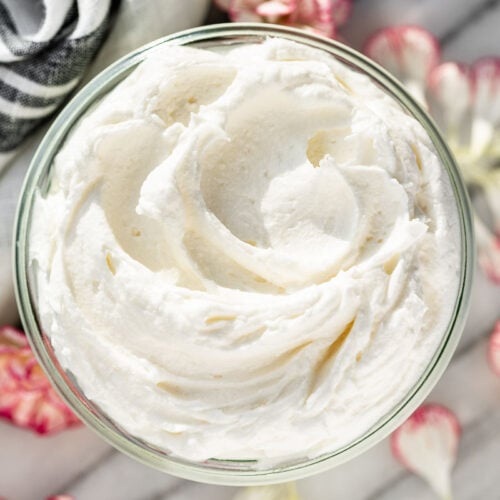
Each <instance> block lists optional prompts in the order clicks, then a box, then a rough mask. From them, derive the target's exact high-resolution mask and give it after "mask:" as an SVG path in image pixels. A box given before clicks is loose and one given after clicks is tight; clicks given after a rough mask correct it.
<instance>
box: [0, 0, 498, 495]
mask: <svg viewBox="0 0 500 500" xmlns="http://www.w3.org/2000/svg"><path fill="white" fill-rule="evenodd" d="M183 1H186V0H183ZM187 1H189V0H187ZM394 23H415V24H420V25H423V26H424V27H426V28H428V29H430V30H431V31H432V32H433V33H435V34H436V36H438V37H439V38H440V40H442V43H443V57H444V58H446V59H454V60H460V61H464V62H470V61H473V60H474V59H476V58H478V57H482V56H486V55H500V0H357V1H356V2H355V8H354V12H353V16H352V18H351V20H350V22H349V24H348V25H347V26H346V28H345V29H344V36H345V37H346V39H347V40H349V41H350V42H351V43H352V44H353V45H355V46H359V45H360V44H361V43H362V40H363V38H364V35H365V34H366V35H368V34H370V33H371V32H373V30H375V29H377V28H379V27H382V26H385V25H389V24H394ZM498 317H500V288H499V287H495V286H494V285H492V284H491V283H489V282H488V281H487V280H486V279H485V278H484V276H483V275H482V274H481V273H480V272H479V271H478V273H477V274H476V279H475V283H474V289H473V296H472V304H471V312H470V316H469V319H468V322H467V326H466V329H465V332H464V334H463V337H462V339H461V342H460V345H459V347H458V349H457V352H456V353H455V355H454V357H453V359H452V362H451V364H450V366H449V367H448V369H447V371H446V372H445V374H444V376H443V377H442V379H441V380H440V382H439V383H438V384H437V386H436V387H435V389H434V390H433V392H432V393H431V395H430V396H429V400H431V401H436V402H440V403H443V404H445V405H447V406H449V407H450V408H452V409H453V410H454V411H455V412H456V413H457V414H458V416H459V419H460V421H461V423H462V425H463V431H464V432H463V437H462V441H461V444H460V449H459V456H458V463H457V466H456V468H455V470H454V472H453V488H454V498H455V499H458V500H477V499H481V500H496V499H500V474H499V472H500V466H499V464H500V378H496V377H495V376H494V375H493V374H492V373H491V371H490V370H489V368H488V366H487V364H486V342H487V338H488V335H489V333H490V331H491V329H492V326H493V324H494V322H495V321H496V319H497V318H498ZM298 488H299V491H300V494H301V496H302V498H303V500H327V499H328V500H333V499H335V500H339V499H341V500H344V499H345V500H368V499H369V500H426V499H432V498H434V496H433V494H432V492H431V491H430V489H429V488H428V487H427V485H426V484H424V483H423V482H422V481H421V480H420V479H418V478H417V477H415V476H413V475H411V474H408V473H407V472H406V471H405V470H404V469H403V468H402V467H400V465H399V464H398V463H397V462H395V461H394V460H393V458H392V456H391V454H390V451H389V447H388V443H387V441H383V442H381V443H379V444H378V445H376V446H375V447H374V448H372V449H371V450H369V451H368V452H366V453H365V454H363V455H362V456H360V457H358V458H356V459H354V460H352V461H351V462H348V463H346V464H345V465H342V466H340V467H337V468H336V469H333V470H331V471H329V472H325V473H322V474H320V475H317V476H314V477H311V478H308V479H304V480H302V481H299V482H298ZM63 492H64V493H68V494H71V495H74V496H75V497H76V498H77V499H78V500H163V499H165V500H181V499H183V500H184V499H185V500H188V499H190V500H192V499H196V500H197V499H206V500H212V499H213V500H226V499H230V498H232V496H233V495H234V492H235V489H234V488H228V487H218V486H208V485H202V484H197V483H193V482H189V481H185V480H181V479H177V478H175V477H172V476H168V475H165V474H162V473H160V472H157V471H155V470H152V469H149V468H147V467H145V466H143V465H141V464H139V463H137V462H135V461H133V460H132V459H130V458H128V457H126V456H125V455H122V454H121V453H119V452H117V451H115V450H114V449H113V448H111V447H110V446H109V445H108V444H106V443H105V442H103V441H102V440H101V439H100V438H99V437H97V436H96V435H95V434H94V433H93V432H91V431H90V430H87V429H85V428H80V429H76V430H71V431H67V432H65V433H63V434H60V435H57V436H54V437H50V438H38V437H36V436H34V435H32V434H30V433H29V432H26V431H22V430H19V429H16V428H13V427H11V426H9V425H8V424H5V423H2V422H0V496H2V495H4V496H5V497H7V498H9V499H10V500H38V499H43V498H45V496H48V495H50V494H55V493H63Z"/></svg>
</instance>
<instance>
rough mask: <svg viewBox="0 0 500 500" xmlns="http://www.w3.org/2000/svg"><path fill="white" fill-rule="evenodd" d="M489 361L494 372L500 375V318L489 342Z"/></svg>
mask: <svg viewBox="0 0 500 500" xmlns="http://www.w3.org/2000/svg"><path fill="white" fill-rule="evenodd" d="M488 361H489V364H490V366H491V369H492V370H493V372H494V373H495V374H496V375H498V376H499V377H500V320H499V321H497V322H496V324H495V327H494V328H493V332H491V336H490V341H489V342H488Z"/></svg>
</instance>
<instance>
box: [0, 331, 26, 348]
mask: <svg viewBox="0 0 500 500" xmlns="http://www.w3.org/2000/svg"><path fill="white" fill-rule="evenodd" d="M24 347H28V340H27V339H26V336H25V335H24V333H23V332H20V331H19V330H17V329H16V328H14V327H12V326H2V327H0V352H1V349H3V348H6V349H10V348H16V349H19V348H24Z"/></svg>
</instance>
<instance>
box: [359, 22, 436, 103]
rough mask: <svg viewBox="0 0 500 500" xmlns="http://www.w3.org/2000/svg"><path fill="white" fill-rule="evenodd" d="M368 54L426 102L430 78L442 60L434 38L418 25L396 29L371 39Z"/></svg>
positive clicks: (390, 29) (368, 43) (366, 52)
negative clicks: (428, 79) (427, 85)
mask: <svg viewBox="0 0 500 500" xmlns="http://www.w3.org/2000/svg"><path fill="white" fill-rule="evenodd" d="M364 52H365V54H367V55H368V57H370V58H372V59H373V60H374V61H376V62H378V63H379V64H381V65H382V66H383V67H384V68H386V69H387V70H388V71H389V72H390V73H392V74H393V75H394V76H395V77H396V78H398V79H399V80H401V82H402V83H403V84H404V85H405V86H406V87H407V88H408V90H409V91H410V92H411V93H412V94H413V95H414V97H415V98H416V99H417V100H419V101H420V102H423V101H424V88H425V83H426V80H427V77H428V76H429V74H430V72H431V71H432V70H433V69H434V67H435V66H436V65H437V64H438V62H439V59H440V49H439V44H438V41H437V40H436V38H435V37H434V36H433V35H431V34H430V33H429V32H427V31H425V30H424V29H422V28H419V27H417V26H393V27H390V28H386V29H383V30H381V31H379V32H377V33H375V35H373V36H372V37H371V38H369V39H368V41H367V42H366V44H365V46H364Z"/></svg>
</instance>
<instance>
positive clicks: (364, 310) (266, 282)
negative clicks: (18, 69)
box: [30, 39, 460, 464]
mask: <svg viewBox="0 0 500 500" xmlns="http://www.w3.org/2000/svg"><path fill="white" fill-rule="evenodd" d="M52 172H53V174H52V184H51V188H50V190H49V192H48V193H47V194H44V195H42V194H40V195H39V196H38V198H37V200H36V205H35V211H34V221H33V224H32V233H31V240H30V243H31V244H30V256H31V262H32V265H33V266H34V269H36V276H37V289H38V302H39V309H40V316H41V321H42V325H43V327H44V329H45V330H46V332H47V333H48V335H49V336H50V338H51V342H52V343H53V346H54V349H55V351H56V354H57V356H58V358H59V360H60V362H61V363H62V365H63V366H64V367H65V368H66V369H67V370H69V371H71V372H72V373H73V374H74V376H75V377H76V379H77V380H78V383H79V385H80V386H81V388H82V389H83V391H84V393H85V395H86V397H88V398H89V399H90V400H92V401H94V402H95V403H97V404H98V405H99V406H100V407H101V408H102V409H103V411H105V412H106V413H107V414H108V415H109V416H110V417H111V418H113V419H114V420H116V421H117V422H118V423H119V425H121V426H122V427H123V428H124V429H126V430H127V431H128V432H129V433H131V434H132V435H134V436H137V437H140V438H142V439H144V440H146V441H149V442H151V443H153V444H154V445H156V446H160V447H162V448H164V449H166V450H168V451H169V452H171V453H173V454H175V455H178V456H181V457H184V458H188V459H192V460H197V461H198V460H199V461H201V460H205V459H207V458H210V457H215V458H221V459H255V460H260V463H261V464H265V463H268V461H269V460H271V461H273V463H275V462H277V461H285V460H291V459H298V458H302V457H306V456H307V457H313V456H318V455H320V454H322V453H326V452H331V451H333V450H335V449H336V448H338V447H340V446H343V445H345V444H347V443H349V442H350V441H352V440H353V439H355V438H358V437H359V436H360V435H361V434H363V433H364V432H366V431H367V430H368V429H369V428H370V427H371V426H373V425H374V424H375V423H376V422H377V421H379V420H380V419H381V418H383V417H384V415H386V414H387V413H388V412H389V411H390V410H391V409H392V408H394V406H395V405H396V404H397V403H398V402H399V401H400V400H401V399H402V398H403V397H404V396H405V395H406V394H407V393H408V391H409V390H410V389H411V387H412V386H413V385H414V384H415V383H416V381H417V380H418V378H419V376H420V375H421V374H422V372H423V370H424V369H425V367H426V366H427V365H428V363H429V361H430V359H431V357H432V356H433V354H434V353H435V351H436V349H437V347H438V345H439V344H440V342H441V340H442V335H443V332H444V331H445V328H446V325H447V323H448V321H449V319H450V316H451V314H452V308H453V304H454V301H455V297H456V294H457V286H458V269H459V262H460V255H459V253H458V250H457V249H458V248H459V243H458V242H459V228H458V223H457V215H456V206H455V201H454V198H453V194H452V190H451V187H450V183H449V179H448V176H447V174H446V171H445V170H444V168H443V167H442V165H441V164H440V161H439V159H438V156H437V154H436V151H435V150H434V147H433V145H432V142H431V141H430V139H429V138H428V137H427V134H426V132H425V131H424V129H423V128H422V126H421V125H420V124H419V123H418V122H417V121H416V120H415V119H414V118H412V117H411V116H409V115H408V114H407V113H406V112H405V111H404V110H403V109H402V108H401V107H400V106H399V105H398V104H397V102H396V101H395V100H394V98H393V97H391V96H389V95H387V94H385V93H384V92H383V91H382V90H381V89H380V88H379V87H377V85H376V84H374V83H373V82H372V81H371V80H370V79H369V78H368V77H367V76H365V75H363V74H361V73H359V72H357V71H356V70H354V69H352V68H350V67H348V66H346V65H345V64H343V63H342V62H340V61H338V60H336V59H334V58H333V57H332V56H331V55H328V54H326V53H323V52H321V51H319V50H317V49H312V48H309V47H307V46H305V45H301V44H296V43H292V42H289V41H284V40H280V39H268V40H266V41H265V42H263V43H261V44H251V45H244V46H240V47H237V48H234V49H230V50H225V51H223V52H222V51H221V52H217V51H209V50H201V49H194V48H187V47H173V46H170V47H169V46H163V47H160V48H157V49H155V50H153V51H151V53H150V55H149V56H148V57H147V59H146V60H145V61H144V62H142V63H141V64H140V65H139V66H138V67H137V68H136V69H135V71H134V72H133V73H132V74H131V75H130V76H128V77H127V78H126V79H125V80H124V81H122V83H120V84H119V85H117V86H116V87H115V88H114V89H113V90H112V91H110V92H109V93H108V94H107V95H106V96H105V97H104V98H103V99H102V100H100V101H99V102H98V103H96V104H95V105H94V106H93V107H92V108H91V109H90V110H89V111H88V112H87V114H86V115H85V116H84V117H83V118H82V119H81V120H80V121H79V122H78V124H77V125H76V126H75V127H74V130H73V132H72V134H71V135H70V137H69V138H68V139H67V141H66V143H65V144H64V146H63V147H62V149H61V150H60V152H59V153H58V155H57V157H56V159H55V161H54V165H53V171H52Z"/></svg>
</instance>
